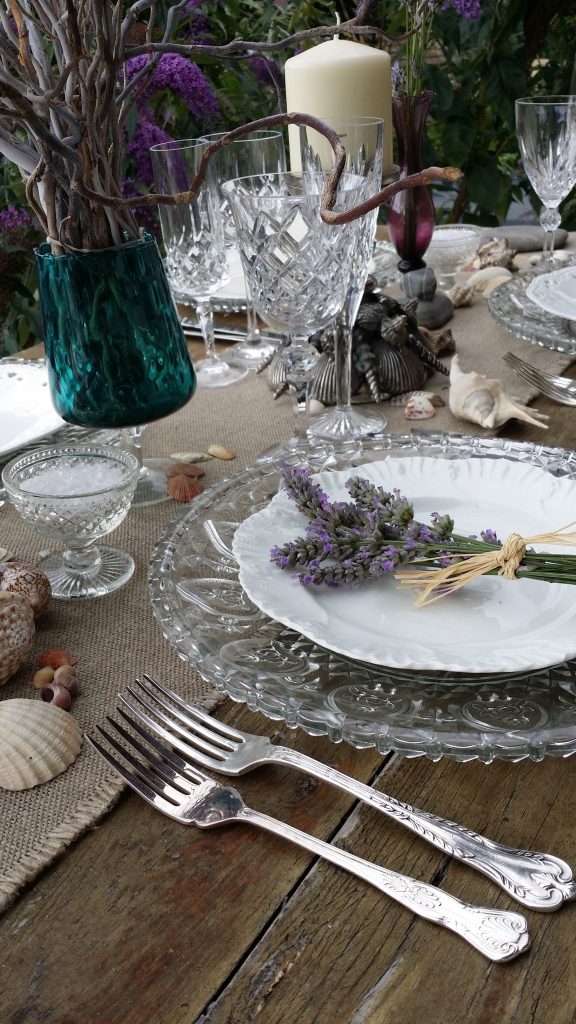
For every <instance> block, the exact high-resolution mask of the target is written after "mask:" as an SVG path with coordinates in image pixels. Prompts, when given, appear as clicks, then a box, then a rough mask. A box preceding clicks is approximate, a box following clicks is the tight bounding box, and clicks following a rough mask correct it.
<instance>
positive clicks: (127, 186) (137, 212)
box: [121, 178, 160, 239]
mask: <svg viewBox="0 0 576 1024" xmlns="http://www.w3.org/2000/svg"><path fill="white" fill-rule="evenodd" d="M121 188H122V195H123V196H126V198H127V199H129V198H131V197H132V196H140V195H142V192H141V191H140V190H139V189H138V187H137V185H136V183H135V182H134V181H133V180H132V178H126V180H125V181H123V182H122V185H121ZM132 213H133V215H134V218H135V220H136V221H137V223H138V225H139V227H141V228H144V230H145V231H148V233H149V234H150V235H152V236H153V238H156V239H159V238H160V222H159V220H158V214H157V213H156V208H154V207H151V206H135V207H134V208H133V210H132Z"/></svg>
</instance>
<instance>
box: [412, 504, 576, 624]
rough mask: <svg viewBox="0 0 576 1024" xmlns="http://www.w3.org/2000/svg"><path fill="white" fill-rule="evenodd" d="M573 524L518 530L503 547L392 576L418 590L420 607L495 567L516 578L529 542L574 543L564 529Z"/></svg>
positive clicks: (508, 577) (574, 537)
mask: <svg viewBox="0 0 576 1024" xmlns="http://www.w3.org/2000/svg"><path fill="white" fill-rule="evenodd" d="M572 526H576V520H573V522H571V523H568V524H567V525H566V526H562V527H561V528H560V529H559V530H554V531H553V532H552V533H549V532H546V533H536V534H534V536H532V537H521V536H520V534H518V533H511V534H510V536H509V537H507V538H506V540H505V541H504V543H503V544H502V547H501V548H496V549H495V550H494V551H483V552H481V553H479V554H477V555H466V554H462V555H461V556H460V561H457V562H453V563H452V565H448V566H446V568H444V569H418V568H414V567H410V568H406V569H400V570H399V572H397V573H395V579H397V580H399V581H400V586H401V587H404V589H406V588H412V589H415V590H419V591H420V594H419V595H418V597H417V598H416V601H415V602H414V606H415V607H416V608H422V606H423V605H425V604H431V602H432V601H438V600H439V599H440V598H441V597H447V596H448V594H452V593H453V592H454V591H455V590H460V588H461V587H465V586H466V585H467V584H468V583H472V582H473V580H476V579H478V577H479V576H484V575H485V574H486V573H487V572H493V571H494V570H495V569H498V575H499V576H503V577H504V579H506V580H515V579H518V576H517V575H516V573H517V570H518V567H519V566H520V564H521V563H522V560H523V558H524V555H525V554H526V547H527V545H528V544H567V545H570V546H572V547H576V533H566V532H565V531H566V530H569V529H570V527H572Z"/></svg>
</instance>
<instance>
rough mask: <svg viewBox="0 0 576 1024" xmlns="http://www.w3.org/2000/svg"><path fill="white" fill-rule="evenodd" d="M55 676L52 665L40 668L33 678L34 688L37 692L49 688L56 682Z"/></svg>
mask: <svg viewBox="0 0 576 1024" xmlns="http://www.w3.org/2000/svg"><path fill="white" fill-rule="evenodd" d="M54 674H55V673H54V669H53V668H50V665H45V666H44V668H39V669H38V671H37V672H35V673H34V675H33V677H32V686H35V687H36V689H37V690H40V689H41V688H42V687H43V686H48V685H49V684H50V683H52V682H53V681H54Z"/></svg>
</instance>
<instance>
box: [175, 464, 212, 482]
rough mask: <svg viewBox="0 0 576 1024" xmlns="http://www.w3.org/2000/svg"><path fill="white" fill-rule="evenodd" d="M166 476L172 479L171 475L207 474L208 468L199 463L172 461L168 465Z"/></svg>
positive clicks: (197, 475) (195, 475)
mask: <svg viewBox="0 0 576 1024" xmlns="http://www.w3.org/2000/svg"><path fill="white" fill-rule="evenodd" d="M165 473H166V476H167V477H168V479H170V477H171V476H193V477H199V476H205V475H206V470H205V469H203V468H202V466H199V465H198V464H197V463H192V462H172V463H171V464H170V465H169V466H166V470H165Z"/></svg>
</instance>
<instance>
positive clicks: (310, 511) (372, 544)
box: [270, 465, 576, 606]
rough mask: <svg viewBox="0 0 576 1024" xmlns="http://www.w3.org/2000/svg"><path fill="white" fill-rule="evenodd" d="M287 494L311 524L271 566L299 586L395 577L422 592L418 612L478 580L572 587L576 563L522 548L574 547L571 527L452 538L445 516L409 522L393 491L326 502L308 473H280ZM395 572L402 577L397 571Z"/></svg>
mask: <svg viewBox="0 0 576 1024" xmlns="http://www.w3.org/2000/svg"><path fill="white" fill-rule="evenodd" d="M282 471H283V476H284V484H285V489H286V492H287V493H288V495H289V496H290V497H291V498H292V500H293V501H294V502H295V504H296V505H297V507H298V508H299V510H300V511H301V512H303V513H304V514H305V515H306V516H307V517H308V519H309V523H308V525H307V527H306V533H305V536H303V537H297V538H296V540H293V541H289V542H288V543H287V544H284V545H282V547H278V546H275V547H274V548H272V550H271V552H270V558H271V560H272V562H274V563H275V564H276V565H277V566H278V567H279V568H280V569H285V570H290V571H292V570H294V569H296V570H297V572H296V573H295V574H294V576H295V578H296V579H298V580H299V581H300V583H302V584H304V585H305V586H309V585H313V586H319V585H320V584H322V583H324V584H326V585H327V586H330V587H338V586H342V585H344V586H354V585H356V584H358V583H360V582H361V581H362V580H366V579H374V578H376V577H379V576H384V575H385V574H387V573H390V572H393V573H394V574H395V575H396V577H397V578H398V579H400V581H401V583H402V584H404V585H405V586H407V587H412V588H415V589H417V590H420V591H421V593H420V596H419V597H418V599H417V601H416V605H417V606H421V605H423V604H427V603H429V602H430V601H434V600H436V599H437V598H439V597H445V596H446V595H447V594H450V593H453V592H454V591H455V590H458V589H460V588H461V587H462V586H465V585H466V584H467V583H470V582H472V581H473V580H475V579H477V578H478V577H479V576H481V575H489V576H493V575H496V574H499V575H501V576H504V577H505V578H506V579H520V578H525V579H532V580H543V581H545V582H548V583H571V584H576V556H575V555H561V554H560V555H559V554H550V553H546V552H535V551H534V550H532V549H531V548H528V547H527V544H528V543H532V542H534V543H551V544H567V545H570V546H573V547H574V546H576V533H574V532H568V531H569V530H570V528H571V527H574V526H575V525H576V523H569V524H568V526H564V527H562V528H561V529H559V530H553V531H546V532H544V533H540V534H536V535H534V536H533V537H528V538H522V537H520V536H519V535H518V534H515V533H513V534H511V535H510V537H508V538H507V540H506V541H505V543H504V544H502V542H501V541H500V540H499V539H498V537H497V535H496V533H495V532H494V530H492V529H486V530H483V531H482V532H481V533H480V536H479V537H477V536H468V537H466V536H463V535H462V534H457V533H454V532H453V531H454V522H453V520H452V519H451V518H450V516H448V515H440V514H439V513H437V512H434V513H432V515H431V517H430V518H431V523H430V524H426V523H420V522H418V520H416V519H414V509H413V506H412V505H411V504H410V502H409V501H408V500H407V498H405V497H404V496H403V495H401V494H400V492H399V491H398V490H396V489H395V490H393V491H385V490H384V489H383V488H382V487H377V486H376V485H375V484H373V483H371V482H370V481H369V480H365V479H363V478H361V477H354V478H352V479H350V480H347V481H346V489H347V491H348V493H349V495H350V497H351V499H352V500H351V501H331V500H330V498H328V496H327V495H326V494H325V493H324V491H323V490H322V488H321V487H320V486H319V485H318V484H317V483H315V482H314V480H313V479H312V475H311V473H310V471H309V470H307V469H300V468H297V467H296V468H293V467H290V466H286V465H283V467H282ZM398 570H400V571H398Z"/></svg>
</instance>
